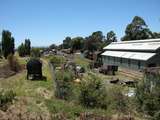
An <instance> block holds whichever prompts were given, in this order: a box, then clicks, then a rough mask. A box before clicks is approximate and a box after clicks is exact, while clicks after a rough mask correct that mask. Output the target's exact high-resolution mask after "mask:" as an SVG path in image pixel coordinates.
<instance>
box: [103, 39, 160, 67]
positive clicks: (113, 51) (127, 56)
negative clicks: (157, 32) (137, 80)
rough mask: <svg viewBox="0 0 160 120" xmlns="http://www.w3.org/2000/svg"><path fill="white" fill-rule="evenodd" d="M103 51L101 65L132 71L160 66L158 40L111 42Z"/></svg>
mask: <svg viewBox="0 0 160 120" xmlns="http://www.w3.org/2000/svg"><path fill="white" fill-rule="evenodd" d="M104 50H105V52H103V53H102V61H103V64H107V65H118V66H120V67H125V68H130V69H133V70H140V69H143V68H145V67H157V66H160V39H148V40H134V41H123V42H112V43H111V44H109V45H108V46H106V47H104Z"/></svg>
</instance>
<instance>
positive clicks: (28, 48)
mask: <svg viewBox="0 0 160 120" xmlns="http://www.w3.org/2000/svg"><path fill="white" fill-rule="evenodd" d="M24 46H25V55H30V54H31V42H30V39H25V43H24Z"/></svg>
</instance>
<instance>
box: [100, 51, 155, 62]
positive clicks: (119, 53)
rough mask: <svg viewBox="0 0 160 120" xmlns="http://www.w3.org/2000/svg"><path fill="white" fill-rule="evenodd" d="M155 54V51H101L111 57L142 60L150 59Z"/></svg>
mask: <svg viewBox="0 0 160 120" xmlns="http://www.w3.org/2000/svg"><path fill="white" fill-rule="evenodd" d="M155 54H156V53H144V52H122V51H105V52H104V53H102V55H103V56H112V57H119V58H127V59H134V60H143V61H146V60H148V59H150V58H151V57H153V56H154V55H155Z"/></svg>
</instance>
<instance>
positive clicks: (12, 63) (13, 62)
mask: <svg viewBox="0 0 160 120" xmlns="http://www.w3.org/2000/svg"><path fill="white" fill-rule="evenodd" d="M7 60H8V64H9V67H10V69H11V70H13V71H14V72H18V71H19V70H20V64H19V62H18V60H17V58H16V57H15V56H14V55H12V54H10V55H8V57H7Z"/></svg>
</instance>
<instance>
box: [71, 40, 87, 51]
mask: <svg viewBox="0 0 160 120" xmlns="http://www.w3.org/2000/svg"><path fill="white" fill-rule="evenodd" d="M83 46H84V39H83V38H82V37H75V38H73V39H72V42H71V49H72V51H74V50H81V49H83Z"/></svg>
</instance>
